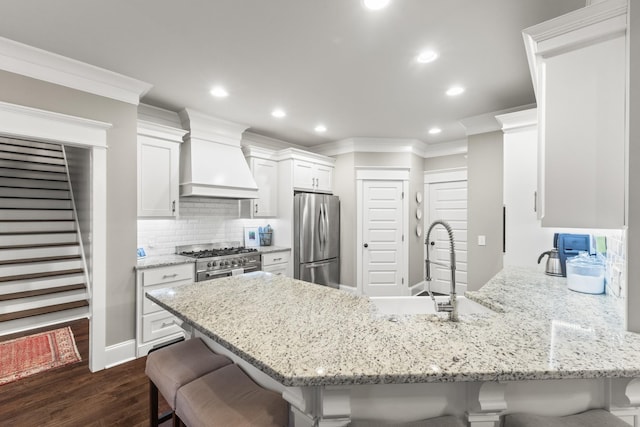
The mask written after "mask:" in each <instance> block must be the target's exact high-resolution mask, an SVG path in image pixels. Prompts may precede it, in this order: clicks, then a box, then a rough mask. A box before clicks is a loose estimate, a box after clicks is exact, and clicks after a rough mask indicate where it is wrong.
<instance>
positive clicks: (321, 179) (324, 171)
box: [315, 164, 333, 193]
mask: <svg viewBox="0 0 640 427" xmlns="http://www.w3.org/2000/svg"><path fill="white" fill-rule="evenodd" d="M315 178H316V190H317V191H321V192H326V193H331V192H333V168H332V167H330V166H324V165H318V164H316V165H315Z"/></svg>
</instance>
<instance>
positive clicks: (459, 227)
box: [425, 181, 467, 294]
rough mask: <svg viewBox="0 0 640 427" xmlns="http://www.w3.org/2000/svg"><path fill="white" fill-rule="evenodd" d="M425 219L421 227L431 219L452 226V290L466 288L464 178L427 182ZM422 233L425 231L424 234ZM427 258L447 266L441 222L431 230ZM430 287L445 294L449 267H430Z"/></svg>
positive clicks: (446, 243)
mask: <svg viewBox="0 0 640 427" xmlns="http://www.w3.org/2000/svg"><path fill="white" fill-rule="evenodd" d="M428 187H429V189H428V191H429V207H428V209H429V218H428V221H426V223H425V224H426V225H425V227H427V229H428V227H429V224H431V223H432V222H433V221H435V220H438V219H440V220H443V221H445V222H447V223H448V224H449V225H450V226H451V228H452V229H453V236H454V247H455V254H456V292H458V293H459V294H462V293H464V291H465V290H466V288H467V181H453V182H438V183H431V184H428ZM425 235H426V233H425ZM427 248H428V249H427V250H429V258H430V259H431V260H432V261H437V262H441V263H445V264H447V265H449V261H450V257H451V256H450V253H451V252H450V244H449V234H448V233H447V231H446V230H445V228H444V227H442V226H441V225H436V226H435V228H434V229H433V230H432V231H431V235H430V236H429V242H427ZM431 277H432V278H433V280H432V282H431V290H432V291H433V292H438V293H443V294H448V293H449V291H450V289H451V269H450V268H448V267H441V266H435V265H432V266H431Z"/></svg>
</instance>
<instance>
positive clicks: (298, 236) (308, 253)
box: [293, 193, 340, 288]
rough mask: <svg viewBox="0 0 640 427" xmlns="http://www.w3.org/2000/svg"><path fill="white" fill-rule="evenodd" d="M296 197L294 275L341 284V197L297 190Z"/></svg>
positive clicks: (325, 282) (312, 280) (323, 283)
mask: <svg viewBox="0 0 640 427" xmlns="http://www.w3.org/2000/svg"><path fill="white" fill-rule="evenodd" d="M293 200H294V202H293V206H294V208H293V217H294V220H293V224H294V228H293V263H294V264H293V277H295V278H296V279H300V280H304V281H307V282H311V283H317V284H319V285H326V286H331V287H332V288H338V286H339V285H340V199H339V198H338V196H330V195H327V194H315V193H298V194H296V195H295V196H294V198H293Z"/></svg>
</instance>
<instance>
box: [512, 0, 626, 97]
mask: <svg viewBox="0 0 640 427" xmlns="http://www.w3.org/2000/svg"><path fill="white" fill-rule="evenodd" d="M628 7H629V6H628V0H606V1H600V2H598V3H593V4H591V5H589V6H586V7H583V8H581V9H578V10H575V11H573V12H569V13H567V14H565V15H562V16H558V17H557V18H554V19H551V20H549V21H545V22H543V23H540V24H537V25H534V26H532V27H529V28H526V29H524V30H523V31H522V37H523V39H524V45H525V50H526V53H527V59H528V62H529V72H530V73H531V79H532V81H533V89H534V92H536V94H537V91H538V79H539V76H538V69H539V68H540V67H541V64H540V62H541V60H542V59H541V58H543V57H548V56H553V55H557V54H559V53H562V52H566V51H569V50H572V49H576V48H578V47H581V46H586V45H589V44H592V43H594V42H595V41H598V40H605V39H607V38H612V37H615V36H618V35H620V36H622V35H624V34H625V33H626V29H627V16H626V15H627V10H628Z"/></svg>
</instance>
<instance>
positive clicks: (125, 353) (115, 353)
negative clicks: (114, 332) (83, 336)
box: [105, 340, 136, 369]
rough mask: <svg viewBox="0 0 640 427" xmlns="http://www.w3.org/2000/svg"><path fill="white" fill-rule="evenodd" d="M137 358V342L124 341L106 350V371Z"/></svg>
mask: <svg viewBox="0 0 640 427" xmlns="http://www.w3.org/2000/svg"><path fill="white" fill-rule="evenodd" d="M135 358H136V340H129V341H123V342H121V343H118V344H114V345H110V346H108V347H107V348H106V349H105V362H106V363H105V369H109V368H112V367H114V366H117V365H120V364H122V363H125V362H129V361H130V360H133V359H135Z"/></svg>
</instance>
